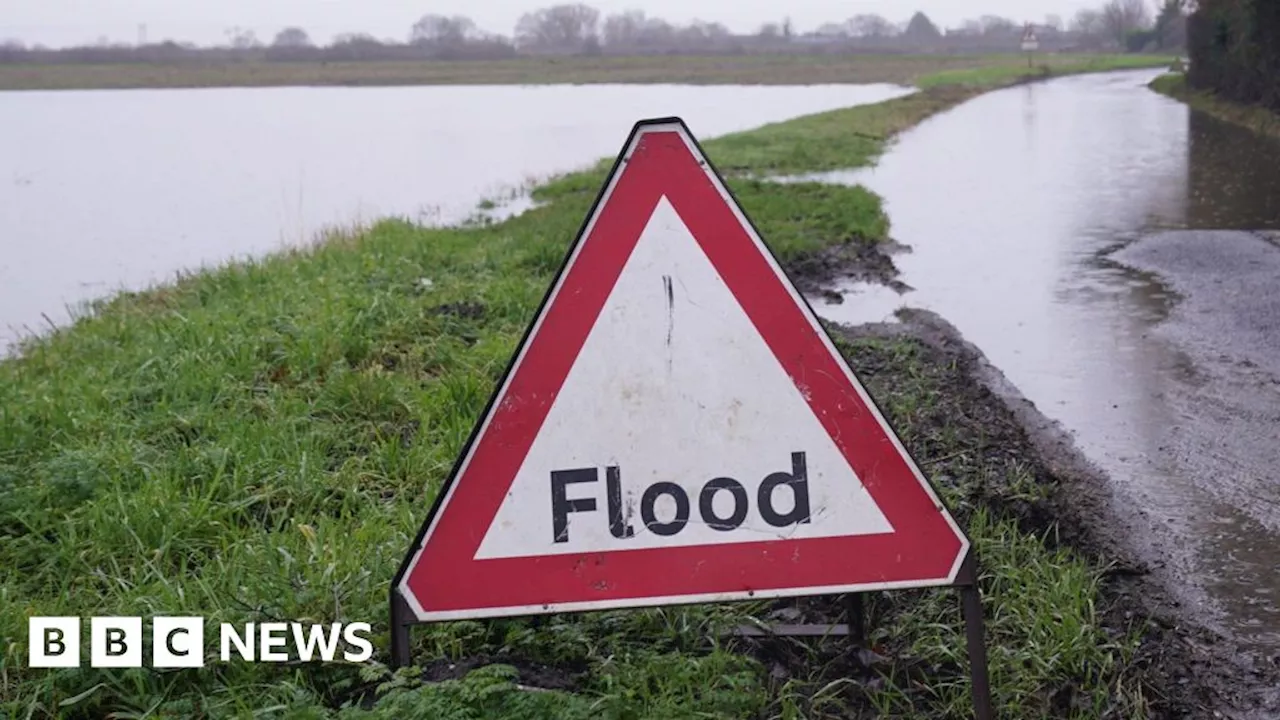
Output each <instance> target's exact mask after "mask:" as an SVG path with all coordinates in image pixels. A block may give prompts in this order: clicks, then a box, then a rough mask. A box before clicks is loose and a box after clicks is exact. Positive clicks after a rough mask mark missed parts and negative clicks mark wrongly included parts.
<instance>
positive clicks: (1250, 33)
mask: <svg viewBox="0 0 1280 720" xmlns="http://www.w3.org/2000/svg"><path fill="white" fill-rule="evenodd" d="M1187 34H1188V37H1187V53H1188V55H1189V57H1190V59H1191V67H1190V68H1189V69H1188V71H1187V82H1188V83H1189V84H1190V85H1191V87H1193V88H1197V89H1201V90H1211V91H1213V92H1214V93H1216V94H1217V95H1219V96H1221V97H1223V98H1226V99H1228V100H1232V101H1235V102H1239V103H1246V104H1250V105H1261V106H1262V107H1265V108H1268V109H1270V110H1273V111H1276V112H1280V0H1269V1H1268V2H1262V1H1261V0H1200V1H1199V3H1197V8H1196V10H1195V12H1194V13H1193V14H1192V16H1191V18H1190V20H1189V23H1188V28H1187Z"/></svg>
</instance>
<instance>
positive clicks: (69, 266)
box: [0, 85, 911, 353]
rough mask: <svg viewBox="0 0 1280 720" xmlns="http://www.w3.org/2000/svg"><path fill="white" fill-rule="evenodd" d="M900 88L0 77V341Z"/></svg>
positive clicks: (461, 215) (450, 218)
mask: <svg viewBox="0 0 1280 720" xmlns="http://www.w3.org/2000/svg"><path fill="white" fill-rule="evenodd" d="M909 92H911V91H910V90H908V89H906V88H901V87H897V86H893V85H863V86H855V85H829V86H808V87H730V86H718V87H717V86H712V87H693V86H661V85H649V86H610V85H595V86H531V87H509V86H508V87H500V86H486V87H415V88H270V89H217V90H154V91H106V92H23V93H0V353H3V350H4V347H5V345H6V344H7V343H8V342H11V341H12V340H13V339H14V337H15V336H17V335H26V334H30V332H31V331H32V330H36V331H39V330H44V329H47V326H48V321H46V320H45V319H44V318H45V317H48V318H49V321H52V322H54V323H56V324H62V323H63V322H65V321H66V320H67V319H68V317H69V313H68V308H67V306H68V305H73V304H75V303H78V302H81V301H84V300H88V299H92V298H97V297H101V296H105V295H109V294H111V293H112V292H114V291H116V290H118V289H121V288H128V289H137V288H139V287H143V286H146V285H149V284H151V283H153V282H156V281H164V280H167V279H170V278H172V277H173V275H174V273H175V272H178V271H180V270H190V269H195V268H198V267H201V266H205V265H209V264H218V263H222V262H225V261H227V260H231V259H236V258H243V257H245V256H255V255H261V254H263V253H267V252H270V251H273V250H278V249H281V248H283V247H287V246H290V245H297V244H300V243H305V242H308V241H310V240H312V239H313V237H314V236H315V234H316V233H317V232H318V231H320V230H322V229H325V228H328V227H332V226H346V225H353V224H358V223H360V222H364V221H372V220H376V219H379V218H382V217H386V216H398V217H407V218H409V219H411V220H413V221H417V222H423V223H429V224H440V223H454V222H458V221H461V220H464V219H466V218H467V217H468V216H470V215H471V214H472V213H473V212H474V211H475V210H476V207H477V204H478V203H480V201H482V200H486V199H493V198H498V199H502V198H504V197H509V196H512V195H515V194H518V192H519V190H520V189H521V186H522V185H523V184H525V183H526V181H527V180H529V179H536V178H541V177H545V176H547V175H551V174H556V173H559V172H564V171H567V170H572V169H575V168H578V167H581V166H584V165H587V164H590V163H592V162H594V161H596V160H597V159H599V158H601V157H607V156H611V155H616V154H617V152H618V149H619V148H620V147H621V146H622V143H623V141H624V140H625V139H626V135H627V133H628V132H629V131H630V129H631V125H632V124H633V123H634V122H635V121H636V120H639V119H641V118H643V117H654V116H667V115H680V116H682V117H684V119H685V121H686V122H687V123H688V124H689V126H690V129H691V130H692V131H693V132H694V134H695V135H696V136H698V137H710V136H714V135H720V134H724V133H727V132H732V131H736V130H744V129H748V128H752V127H756V126H759V125H762V124H765V123H769V122H776V121H779V120H784V119H787V118H790V117H795V116H798V115H804V114H808V113H813V112H820V111H823V110H829V109H832V108H837V107H846V106H851V105H859V104H865V103H872V102H879V101H882V100H886V99H889V98H892V97H897V96H900V95H904V94H907V93H909Z"/></svg>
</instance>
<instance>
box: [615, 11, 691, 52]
mask: <svg viewBox="0 0 1280 720" xmlns="http://www.w3.org/2000/svg"><path fill="white" fill-rule="evenodd" d="M601 32H602V40H603V42H604V44H605V45H609V46H614V47H638V46H642V45H644V46H654V47H656V46H664V45H665V46H670V45H673V44H674V43H675V42H676V38H677V37H678V36H680V35H681V34H682V31H681V30H680V29H679V28H677V27H675V26H674V25H672V24H671V23H669V22H667V21H666V20H663V19H661V18H651V17H646V16H645V14H644V12H642V11H640V10H630V11H628V12H625V13H621V14H618V15H610V16H609V17H608V18H607V19H605V21H604V27H603V30H602V31H601Z"/></svg>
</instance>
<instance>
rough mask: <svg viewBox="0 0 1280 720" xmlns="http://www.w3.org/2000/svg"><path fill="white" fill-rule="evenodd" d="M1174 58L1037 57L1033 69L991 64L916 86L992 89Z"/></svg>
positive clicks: (921, 81)
mask: <svg viewBox="0 0 1280 720" xmlns="http://www.w3.org/2000/svg"><path fill="white" fill-rule="evenodd" d="M1176 59H1177V58H1175V57H1174V56H1172V55H1169V56H1164V55H1047V56H1046V55H1039V54H1037V55H1035V56H1034V57H1033V58H1032V62H1033V63H1034V67H1030V66H1028V64H1027V62H1026V60H1025V58H1024V59H1023V61H1022V62H1020V63H1013V62H1009V63H1000V64H988V65H984V66H982V67H978V68H963V69H958V70H942V71H939V72H936V73H932V74H929V75H926V76H924V77H921V78H919V79H917V80H916V85H917V86H919V87H922V88H931V87H937V86H940V85H966V86H973V87H986V88H989V87H992V86H995V85H1004V84H1007V83H1011V82H1017V81H1020V80H1024V79H1028V78H1037V77H1049V76H1055V75H1074V74H1078V73H1092V72H1104V71H1108V70H1131V69H1139V68H1151V67H1168V66H1169V65H1172V64H1173V63H1174V61H1175V60H1176Z"/></svg>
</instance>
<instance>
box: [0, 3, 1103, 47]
mask: <svg viewBox="0 0 1280 720" xmlns="http://www.w3.org/2000/svg"><path fill="white" fill-rule="evenodd" d="M559 1H560V0H542V1H539V0H479V1H478V2H477V1H476V0H423V1H421V2H415V1H414V0H0V39H2V38H16V39H21V40H24V41H26V42H28V43H43V44H46V45H50V46H62V45H69V44H79V43H89V42H93V41H95V40H97V39H98V38H99V37H100V36H106V37H108V38H109V39H111V40H112V41H114V42H129V43H132V42H134V41H135V40H136V39H137V37H138V26H139V25H142V24H145V25H146V26H147V38H148V40H150V41H151V42H157V41H160V40H166V39H173V40H177V41H191V42H195V43H199V44H202V45H204V44H213V43H220V42H222V41H224V40H225V39H226V31H227V30H228V29H229V28H231V27H236V26H239V27H244V28H248V29H252V30H254V31H255V32H256V33H257V34H258V37H259V38H260V39H262V40H264V41H268V40H270V38H271V36H272V35H274V34H275V32H276V31H277V30H279V29H280V28H281V27H284V26H286V25H299V26H301V27H303V28H304V29H306V30H307V31H308V32H310V33H311V35H312V39H313V40H315V41H317V42H321V43H327V42H328V41H329V40H331V39H332V37H333V36H334V35H335V34H337V33H341V32H366V33H369V34H371V35H374V36H376V37H378V38H380V39H391V38H395V39H404V38H405V37H406V36H407V35H408V31H409V27H410V26H411V25H412V24H413V22H414V21H415V20H416V19H417V18H419V17H421V16H422V15H424V14H427V13H436V14H446V15H454V14H461V15H467V16H469V17H471V18H472V19H473V20H475V21H476V22H477V23H478V24H479V25H480V26H481V27H482V28H483V29H485V30H488V31H490V32H496V33H502V34H504V35H510V34H511V33H512V30H513V28H514V27H515V24H516V20H518V19H519V17H520V16H521V15H522V14H524V13H526V12H529V11H530V10H534V9H537V8H539V7H545V6H547V5H554V4H557V2H559ZM587 4H589V5H593V6H594V7H596V8H598V9H600V11H601V12H602V13H603V14H606V15H607V14H609V13H614V12H619V11H622V10H628V9H633V8H634V9H640V10H644V11H646V12H647V13H649V14H650V15H657V16H661V17H663V18H666V19H667V20H670V21H673V22H679V23H687V22H689V21H691V20H695V19H699V20H706V21H715V22H721V23H724V24H725V25H727V26H729V28H730V29H731V30H734V31H737V32H749V31H753V30H755V29H756V28H758V27H759V26H760V25H761V24H762V23H765V22H770V21H780V20H782V19H783V18H784V17H786V16H790V17H791V19H792V22H793V24H794V25H795V27H796V29H797V30H799V31H807V30H811V29H813V28H815V27H817V26H818V25H820V24H822V23H823V22H827V21H832V20H835V21H839V20H844V19H847V18H849V17H850V16H852V15H856V14H859V13H877V14H880V15H884V16H885V17H887V18H889V19H890V20H893V21H895V22H897V21H900V20H906V19H907V18H908V17H910V16H911V14H912V13H914V12H915V11H917V10H922V11H924V12H925V13H926V14H927V15H929V17H930V18H932V19H933V21H934V22H935V23H937V24H938V25H940V26H941V27H943V28H946V27H953V26H957V25H959V24H960V22H961V21H962V20H964V19H966V18H971V17H977V16H979V15H988V14H989V15H1001V16H1004V17H1008V18H1011V19H1013V20H1016V21H1019V22H1029V21H1041V20H1043V19H1044V17H1045V16H1046V15H1048V14H1050V13H1055V14H1058V15H1060V16H1062V17H1063V18H1064V19H1066V18H1070V17H1071V15H1073V14H1075V12H1076V11H1077V10H1079V9H1081V8H1085V7H1093V6H1096V5H1101V4H1103V3H1102V0H595V1H594V2H588V3H587ZM784 8H786V9H785V10H784Z"/></svg>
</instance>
